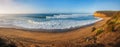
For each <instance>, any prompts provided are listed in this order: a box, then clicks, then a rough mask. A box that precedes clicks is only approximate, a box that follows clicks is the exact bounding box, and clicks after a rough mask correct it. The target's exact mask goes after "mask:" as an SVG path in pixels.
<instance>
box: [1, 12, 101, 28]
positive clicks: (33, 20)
mask: <svg viewBox="0 0 120 47" xmlns="http://www.w3.org/2000/svg"><path fill="white" fill-rule="evenodd" d="M36 16H37V17H36ZM36 16H34V15H32V17H31V16H29V15H23V16H20V15H19V16H17V15H16V16H9V17H6V16H5V17H0V18H1V19H0V26H1V27H8V26H9V27H11V28H14V27H15V28H16V27H20V28H25V29H70V28H76V27H82V26H86V25H90V24H94V23H96V22H98V21H100V20H102V18H98V17H94V16H92V15H89V14H67V15H66V14H57V15H54V14H53V16H49V15H48V16H46V17H43V16H42V17H39V16H40V15H36Z"/></svg>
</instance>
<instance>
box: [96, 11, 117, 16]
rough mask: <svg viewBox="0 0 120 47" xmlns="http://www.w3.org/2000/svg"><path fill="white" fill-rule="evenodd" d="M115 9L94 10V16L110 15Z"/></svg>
mask: <svg viewBox="0 0 120 47" xmlns="http://www.w3.org/2000/svg"><path fill="white" fill-rule="evenodd" d="M114 13H116V11H96V12H95V13H94V16H96V17H111V16H112V15H113V14H114Z"/></svg>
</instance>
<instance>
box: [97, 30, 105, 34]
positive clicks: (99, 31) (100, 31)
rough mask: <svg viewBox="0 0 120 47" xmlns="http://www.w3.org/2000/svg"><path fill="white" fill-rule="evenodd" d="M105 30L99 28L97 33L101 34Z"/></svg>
mask: <svg viewBox="0 0 120 47" xmlns="http://www.w3.org/2000/svg"><path fill="white" fill-rule="evenodd" d="M103 31H104V30H103V29H98V30H97V33H96V35H99V34H101V33H102V32H103Z"/></svg>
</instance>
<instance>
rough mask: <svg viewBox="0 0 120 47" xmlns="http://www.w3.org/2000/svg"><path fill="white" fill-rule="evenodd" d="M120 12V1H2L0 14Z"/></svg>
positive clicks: (0, 2) (0, 1)
mask: <svg viewBox="0 0 120 47" xmlns="http://www.w3.org/2000/svg"><path fill="white" fill-rule="evenodd" d="M98 10H120V0H0V14H1V13H2V14H4V13H5V14H6V13H7V14H8V13H93V12H95V11H98Z"/></svg>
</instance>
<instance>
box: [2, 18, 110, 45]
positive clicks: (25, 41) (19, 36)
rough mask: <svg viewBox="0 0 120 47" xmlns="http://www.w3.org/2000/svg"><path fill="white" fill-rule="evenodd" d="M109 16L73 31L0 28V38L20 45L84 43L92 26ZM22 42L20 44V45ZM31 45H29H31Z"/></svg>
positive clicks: (99, 23)
mask: <svg viewBox="0 0 120 47" xmlns="http://www.w3.org/2000/svg"><path fill="white" fill-rule="evenodd" d="M108 19H110V17H105V18H103V20H102V21H100V22H97V23H95V24H93V25H90V26H86V27H82V28H79V29H76V30H73V31H68V32H61V33H47V32H36V31H27V30H20V29H11V28H0V36H1V38H5V39H7V40H10V41H13V42H14V43H17V45H20V46H22V45H23V46H31V45H32V46H54V45H55V46H59V45H60V46H62V45H64V44H63V43H67V42H69V43H74V44H77V43H82V44H83V45H84V38H85V37H87V36H89V35H90V33H92V32H91V31H92V27H96V28H99V27H101V26H102V25H104V24H105V23H106V21H107V20H108ZM21 44H22V45H21ZM32 46H31V47H32Z"/></svg>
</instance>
